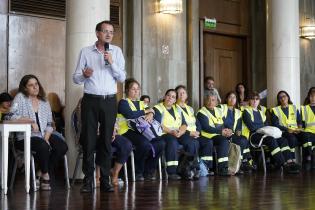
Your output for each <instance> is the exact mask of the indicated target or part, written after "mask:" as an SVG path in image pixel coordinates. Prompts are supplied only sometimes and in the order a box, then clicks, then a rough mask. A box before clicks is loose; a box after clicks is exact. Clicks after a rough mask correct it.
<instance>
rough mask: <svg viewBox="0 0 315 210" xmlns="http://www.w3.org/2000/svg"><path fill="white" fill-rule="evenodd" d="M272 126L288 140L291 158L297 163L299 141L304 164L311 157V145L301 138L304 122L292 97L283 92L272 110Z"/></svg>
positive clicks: (278, 96)
mask: <svg viewBox="0 0 315 210" xmlns="http://www.w3.org/2000/svg"><path fill="white" fill-rule="evenodd" d="M271 124H272V125H273V126H275V127H278V128H279V129H280V130H281V131H282V137H284V138H286V139H287V141H288V144H289V147H290V152H291V156H290V158H291V159H292V160H293V161H294V162H296V159H295V147H297V146H298V145H299V141H300V142H301V143H302V145H303V151H304V152H303V154H304V155H306V156H305V157H304V162H305V161H307V159H308V156H309V152H308V151H309V147H311V146H309V144H308V142H305V140H304V138H303V137H302V136H301V134H300V132H301V128H302V121H301V115H300V112H299V109H298V108H297V107H296V106H295V105H293V103H292V101H291V99H290V95H289V94H288V93H287V92H286V91H284V90H281V91H279V92H278V94H277V106H276V107H273V108H272V109H271Z"/></svg>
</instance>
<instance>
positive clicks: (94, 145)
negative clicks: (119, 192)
mask: <svg viewBox="0 0 315 210" xmlns="http://www.w3.org/2000/svg"><path fill="white" fill-rule="evenodd" d="M95 33H96V37H97V41H96V42H95V44H94V45H92V46H88V47H85V48H83V49H82V50H81V52H80V55H79V59H78V63H77V67H76V69H75V72H74V74H73V81H74V83H76V84H80V85H81V84H84V95H83V98H82V102H81V121H82V128H81V129H82V130H81V136H80V143H81V145H82V149H83V164H82V171H83V173H84V176H85V177H84V182H83V186H82V188H81V192H82V193H88V192H92V190H93V185H92V183H93V175H94V170H95V168H94V152H96V160H95V162H96V164H97V165H98V166H100V172H101V177H100V190H101V191H104V192H112V191H113V187H112V186H111V185H110V183H109V173H110V167H111V138H112V134H113V129H114V124H115V119H116V114H117V104H116V92H117V84H116V83H117V81H119V82H124V81H125V79H126V72H125V60H124V57H123V54H122V51H121V49H120V48H119V47H117V46H115V45H112V44H110V43H111V41H112V39H113V35H114V27H113V25H112V24H111V23H110V22H109V21H102V22H100V23H98V24H97V25H96V28H95ZM98 124H99V132H100V133H99V138H98V135H97V130H98V129H97V128H98Z"/></svg>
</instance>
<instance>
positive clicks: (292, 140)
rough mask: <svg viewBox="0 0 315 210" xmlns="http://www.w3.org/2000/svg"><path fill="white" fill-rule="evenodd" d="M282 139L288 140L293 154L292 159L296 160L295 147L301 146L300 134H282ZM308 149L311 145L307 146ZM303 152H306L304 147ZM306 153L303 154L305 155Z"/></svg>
mask: <svg viewBox="0 0 315 210" xmlns="http://www.w3.org/2000/svg"><path fill="white" fill-rule="evenodd" d="M282 137H283V138H286V139H287V141H288V144H289V147H290V150H291V153H290V159H295V147H297V146H298V145H299V139H300V140H302V139H301V136H300V135H299V134H294V133H289V132H282ZM301 143H302V145H303V144H304V143H303V140H302V141H301ZM307 148H309V145H308V144H307ZM303 150H304V147H303ZM304 153H305V152H303V154H304Z"/></svg>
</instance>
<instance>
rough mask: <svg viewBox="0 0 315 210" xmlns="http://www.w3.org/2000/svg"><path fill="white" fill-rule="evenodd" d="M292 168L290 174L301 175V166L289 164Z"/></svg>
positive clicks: (293, 163)
mask: <svg viewBox="0 0 315 210" xmlns="http://www.w3.org/2000/svg"><path fill="white" fill-rule="evenodd" d="M288 165H289V167H290V173H291V174H298V173H300V170H301V166H300V165H299V164H297V163H295V162H291V163H289V164H288Z"/></svg>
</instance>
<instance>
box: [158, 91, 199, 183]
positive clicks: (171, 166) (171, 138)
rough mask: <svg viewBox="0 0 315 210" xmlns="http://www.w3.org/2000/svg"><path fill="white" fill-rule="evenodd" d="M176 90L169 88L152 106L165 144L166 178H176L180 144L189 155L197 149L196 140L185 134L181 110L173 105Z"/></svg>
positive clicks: (177, 177) (185, 125) (184, 122)
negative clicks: (162, 98) (160, 101)
mask: <svg viewBox="0 0 315 210" xmlns="http://www.w3.org/2000/svg"><path fill="white" fill-rule="evenodd" d="M175 102H176V91H175V90H174V89H169V90H167V91H166V93H165V96H164V100H163V102H162V103H159V104H157V105H155V106H154V111H155V116H154V118H155V119H156V120H157V121H159V122H160V123H161V125H162V129H163V133H164V134H163V135H162V138H163V139H164V141H165V143H166V146H165V159H166V169H167V173H168V178H169V179H171V180H178V179H180V177H179V176H178V175H177V166H178V164H179V162H178V160H179V153H178V149H179V146H180V144H181V145H183V147H184V150H185V151H186V152H188V153H189V154H190V155H195V154H196V151H198V146H199V144H198V142H197V141H193V140H192V139H191V138H189V136H188V137H187V136H186V135H185V133H186V129H187V124H186V121H185V118H184V117H183V113H182V111H181V110H180V109H179V108H178V107H177V106H176V105H175Z"/></svg>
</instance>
